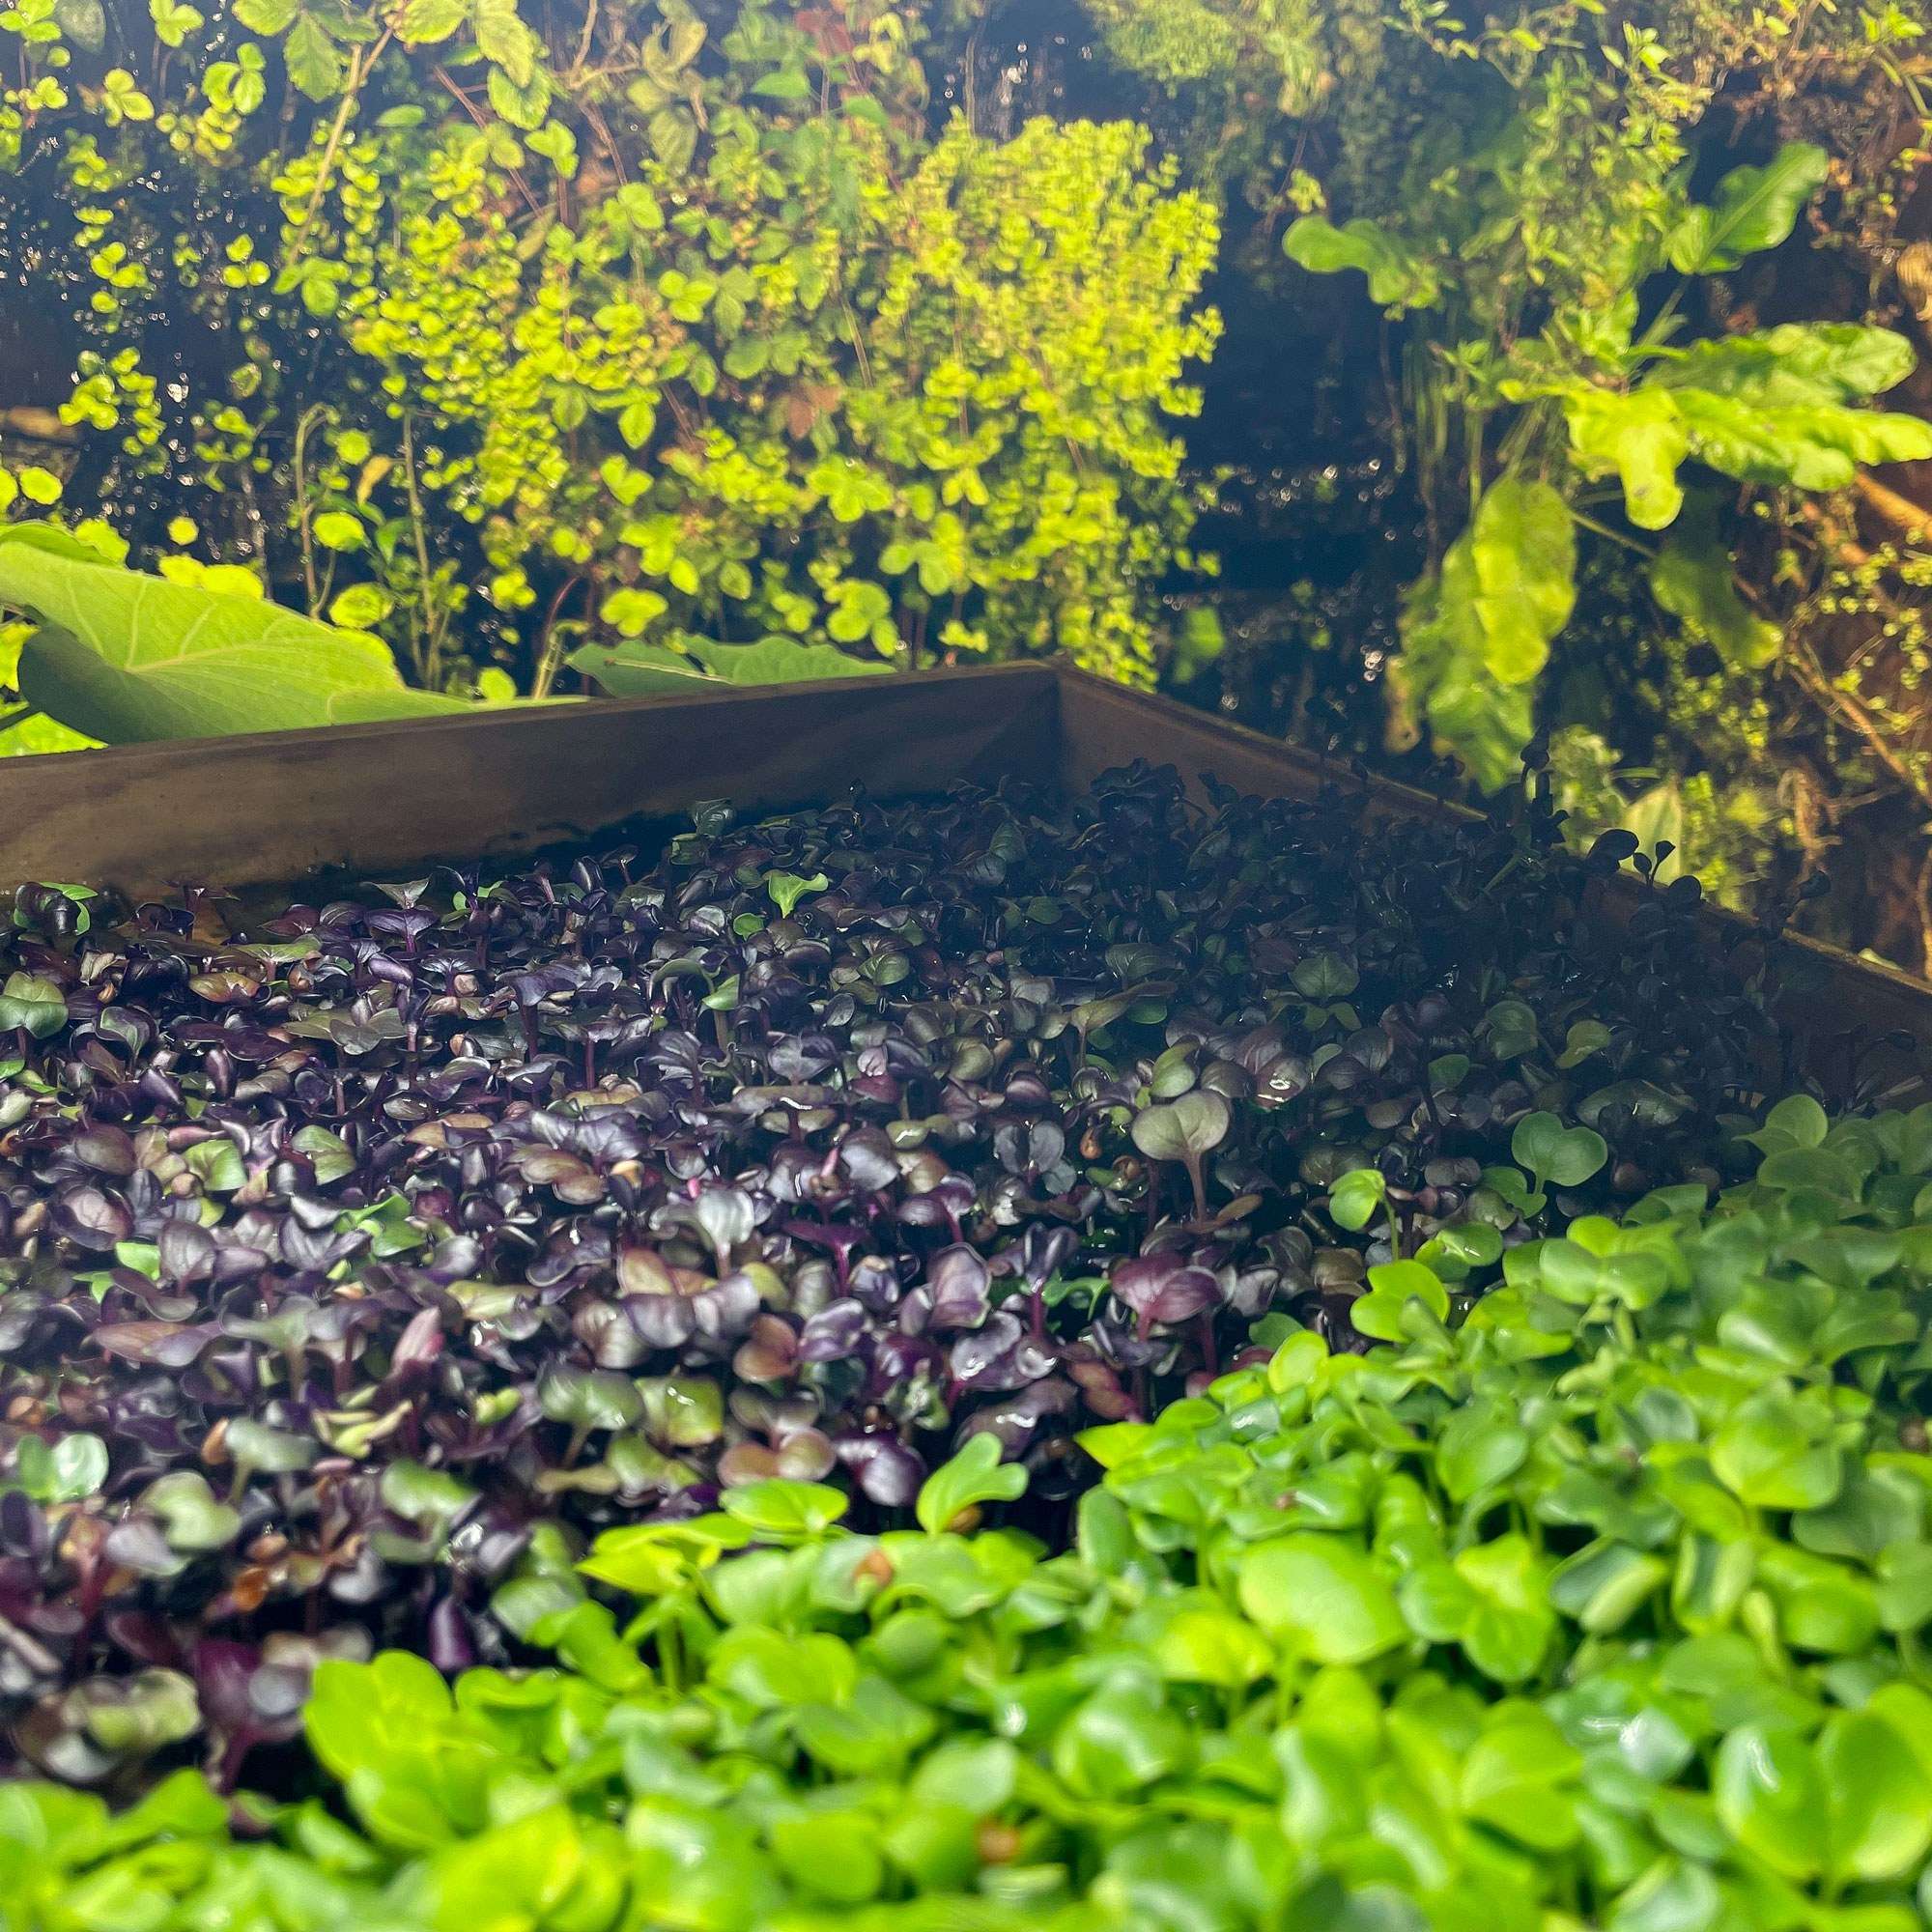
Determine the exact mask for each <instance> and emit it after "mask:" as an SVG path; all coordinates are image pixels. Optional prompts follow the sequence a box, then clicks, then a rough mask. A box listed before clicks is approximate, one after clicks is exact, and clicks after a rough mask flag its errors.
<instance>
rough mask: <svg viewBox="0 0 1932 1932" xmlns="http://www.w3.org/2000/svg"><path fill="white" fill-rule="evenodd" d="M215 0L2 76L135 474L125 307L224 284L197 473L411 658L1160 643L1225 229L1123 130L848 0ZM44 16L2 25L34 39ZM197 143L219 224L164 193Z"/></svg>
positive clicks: (99, 433)
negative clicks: (214, 379)
mask: <svg viewBox="0 0 1932 1932" xmlns="http://www.w3.org/2000/svg"><path fill="white" fill-rule="evenodd" d="M28 11H31V10H28ZM75 11H76V12H85V8H84V6H80V7H78V8H77V9H76V10H75ZM164 13H165V14H166V20H165V31H164V30H163V26H164V23H163V19H162V15H163V14H164ZM234 14H235V22H236V25H230V26H227V27H225V28H221V27H218V26H217V24H216V23H214V22H212V21H205V20H203V19H202V18H201V16H200V15H199V14H195V12H194V10H193V9H191V8H182V7H168V8H165V9H157V10H156V14H155V16H154V23H153V25H152V27H148V28H144V31H143V32H142V33H141V34H139V35H134V34H132V33H131V31H130V30H129V29H128V27H127V26H126V24H125V23H122V22H118V21H115V22H110V23H108V24H107V25H106V26H105V27H104V28H103V32H104V33H105V34H106V36H107V38H108V40H109V42H110V43H111V48H110V51H111V50H112V49H115V48H118V47H119V46H120V43H121V42H122V41H123V40H128V41H139V42H141V43H142V45H141V46H140V48H139V54H140V58H139V59H137V60H133V61H132V65H130V66H129V67H128V68H117V69H116V70H114V71H115V72H116V73H119V74H120V75H121V76H122V78H121V79H120V80H119V81H117V82H114V83H113V84H112V85H111V86H104V87H101V88H94V87H87V86H82V87H77V88H69V87H63V86H60V85H58V84H57V85H56V87H55V89H54V91H53V93H52V94H48V93H46V92H45V91H44V90H43V91H42V92H40V93H35V92H34V91H33V89H32V88H29V89H28V90H25V91H23V90H20V89H14V90H13V91H12V92H11V93H10V94H9V95H8V96H7V103H6V108H5V116H6V118H5V119H0V160H4V159H5V156H6V149H7V145H8V143H9V142H10V141H11V143H12V144H13V146H14V150H15V152H16V155H17V156H18V157H20V158H22V159H23V160H29V159H31V157H32V156H34V155H35V154H45V153H46V152H48V146H49V144H50V143H51V144H52V146H53V148H54V149H55V150H56V151H57V152H58V156H59V160H58V173H57V176H56V179H57V181H58V184H59V192H60V199H61V204H62V206H63V211H64V213H65V214H66V216H67V217H68V218H69V219H70V220H71V236H72V241H73V243H74V245H75V247H76V248H78V249H79V250H81V251H83V253H84V256H85V259H86V260H87V262H88V263H89V264H90V266H91V270H92V273H93V276H94V278H95V281H96V284H97V292H96V295H95V298H94V309H95V314H96V317H97V321H96V324H95V329H94V339H93V340H91V341H90V342H89V344H88V346H87V348H86V350H85V352H84V354H83V355H82V357H81V361H80V372H81V380H80V382H79V384H78V385H77V387H76V389H75V391H74V394H73V395H72V397H71V399H70V401H69V402H68V404H67V407H66V409H65V411H64V414H65V415H66V416H67V418H68V420H69V421H70V422H71V423H73V424H75V425H78V426H81V427H83V428H84V429H85V430H86V431H87V433H88V434H90V435H92V436H96V437H99V438H104V439H109V440H113V441H115V442H117V443H119V444H121V445H123V452H122V456H121V459H120V460H121V462H122V464H123V466H124V467H125V468H128V469H135V470H138V469H143V468H146V469H150V470H154V471H156V472H158V471H159V470H160V469H161V468H162V465H163V463H164V461H165V460H167V458H168V452H167V440H168V438H167V433H166V429H165V424H166V422H167V421H168V419H169V417H168V412H167V410H166V409H165V407H164V399H163V398H162V397H159V396H157V393H156V383H157V382H158V381H165V380H167V379H168V378H169V377H170V376H171V375H172V372H171V371H169V370H166V369H163V368H162V367H161V366H159V363H158V360H157V357H156V354H155V351H154V349H153V348H152V347H150V346H149V344H148V342H147V341H146V340H145V339H144V338H142V337H140V336H139V335H138V333H137V332H136V331H135V329H134V328H133V327H132V323H131V318H132V316H133V315H134V313H135V311H136V310H137V309H138V308H139V307H140V306H141V305H142V304H143V302H144V301H145V300H146V299H148V298H151V297H153V298H158V299H159V300H160V301H162V302H163V303H172V304H175V305H176V306H177V307H178V308H179V310H180V311H181V314H182V316H183V319H184V322H185V321H186V319H187V318H189V317H192V318H193V319H194V326H195V328H196V329H197V330H199V329H201V328H210V329H213V332H214V333H215V335H216V336H217V338H218V339H219V341H220V342H221V344H222V346H223V350H224V352H225V353H226V354H228V355H229V356H230V358H231V364H232V366H231V368H230V370H229V372H228V373H227V375H226V378H225V381H223V382H221V383H220V384H217V385H215V386H214V387H213V388H212V389H211V391H210V392H209V393H207V394H205V395H203V394H199V393H197V394H196V395H194V397H193V398H192V401H191V406H190V408H189V409H188V411H187V415H188V418H189V423H188V433H189V435H190V436H191V438H192V442H193V451H194V456H195V459H196V464H197V468H198V469H199V472H200V481H201V482H202V484H204V485H205V486H206V487H208V488H209V489H211V490H213V491H216V492H219V493H222V495H223V497H224V498H225V499H226V500H228V501H230V502H232V503H233V504H234V506H235V515H236V516H237V517H238V518H240V517H241V516H243V515H244V514H245V515H246V517H247V518H249V519H250V520H251V521H254V522H255V526H256V527H257V528H259V529H260V530H261V531H262V533H263V535H264V536H265V537H266V540H267V554H268V562H269V566H270V570H271V571H273V572H274V573H276V574H277V576H278V578H279V579H280V581H281V582H284V583H289V584H295V585H297V586H298V591H299V594H300V595H302V596H303V597H305V598H306V601H307V602H308V604H309V606H310V608H311V610H313V611H316V612H317V613H319V614H327V615H329V616H331V617H333V618H334V620H335V621H337V622H339V623H344V624H349V625H352V626H357V627H362V628H369V629H374V630H377V631H379V632H380V633H382V634H383V635H384V636H385V637H387V638H388V639H390V640H391V642H392V643H393V644H394V645H395V646H396V648H397V651H398V654H399V657H400V658H401V660H402V661H403V663H404V664H405V666H406V668H408V669H409V670H410V671H411V672H412V674H413V675H414V676H415V677H417V678H418V679H419V680H420V681H422V682H424V683H426V684H429V685H432V686H443V685H447V684H451V683H455V684H459V685H469V684H474V683H475V682H476V680H477V679H478V678H479V676H480V675H482V674H483V673H484V672H485V670H486V668H488V667H491V666H499V667H502V668H506V669H507V670H508V671H509V672H511V673H512V674H513V675H514V676H515V678H516V680H517V682H518V683H519V685H521V686H523V687H524V688H527V689H534V690H536V691H538V692H542V691H545V690H547V689H549V688H550V687H551V684H552V682H553V680H554V676H555V673H556V671H557V668H558V667H559V664H560V662H561V659H562V657H563V655H564V653H565V651H566V650H567V649H568V647H569V645H570V644H571V643H572V642H573V641H574V640H579V639H582V638H583V637H585V636H586V635H587V636H591V637H596V636H603V637H606V638H609V637H611V636H613V635H614V636H618V637H623V638H639V637H643V638H648V639H650V640H652V641H654V642H659V643H669V644H672V645H675V644H676V643H677V642H678V641H679V640H680V639H684V638H692V639H700V638H702V639H727V640H746V639H754V638H757V637H760V636H766V635H772V634H780V635H786V636H793V637H797V638H801V639H810V640H816V641H830V642H834V643H837V644H840V645H843V646H845V647H846V648H848V649H850V650H853V651H856V652H859V653H861V654H863V655H867V656H873V657H875V658H876V657H888V658H892V659H894V660H895V661H897V662H901V663H903V662H912V661H919V662H926V661H929V660H930V659H931V657H932V656H933V655H934V654H935V653H955V652H956V653H981V654H994V655H1008V654H1012V653H1015V652H1027V651H1047V650H1054V649H1061V648H1064V649H1065V650H1067V651H1069V652H1070V653H1071V654H1072V656H1073V657H1074V658H1075V660H1076V661H1078V662H1080V663H1082V664H1085V665H1087V666H1089V667H1091V668H1095V669H1098V670H1103V671H1107V672H1110V673H1113V674H1115V675H1118V676H1122V677H1125V678H1128V679H1130V680H1133V681H1136V682H1141V683H1151V681H1152V679H1153V677H1154V674H1155V670H1156V668H1157V665H1158V663H1159V661H1160V659H1161V655H1162V651H1163V647H1164V644H1165V642H1166V639H1165V637H1164V634H1163V631H1162V629H1161V624H1160V616H1161V613H1160V610H1159V606H1158V603H1157V600H1156V599H1155V597H1154V595H1153V591H1154V587H1155V585H1156V584H1157V582H1158V580H1159V579H1160V578H1161V576H1162V575H1163V573H1164V572H1166V571H1167V570H1168V569H1169V568H1170V567H1172V566H1173V565H1175V564H1177V563H1178V564H1181V565H1183V566H1186V565H1191V564H1192V563H1193V562H1194V561H1195V559H1193V558H1192V557H1191V556H1190V554H1189V553H1188V551H1187V547H1186V546H1187V538H1188V533H1189V530H1190V528H1191V526H1192V524H1193V521H1194V516H1195V512H1196V509H1197V507H1198V502H1197V497H1196V494H1195V493H1194V492H1193V491H1192V490H1191V489H1190V488H1189V487H1188V486H1186V485H1184V484H1182V483H1181V482H1180V481H1179V476H1178V471H1179V457H1180V444H1179V440H1178V438H1177V436H1176V434H1175V433H1174V424H1175V420H1176V419H1177V418H1179V417H1183V416H1185V415H1187V414H1190V413H1191V412H1193V410H1194V409H1195V407H1196V397H1195V395H1194V392H1193V391H1192V390H1191V389H1190V388H1189V386H1188V384H1187V382H1186V380H1185V378H1186V373H1187V369H1188V365H1189V364H1190V363H1193V362H1196V361H1198V360H1199V359H1200V358H1202V357H1205V356H1206V355H1208V353H1209V351H1210V350H1211V348H1212V345H1213V342H1214V339H1215V335H1216V332H1217V327H1218V325H1217V322H1216V319H1215V317H1214V316H1213V314H1212V312H1211V311H1208V310H1206V309H1203V308H1201V307H1200V306H1199V296H1200V291H1201V288H1202V284H1203V282H1204V279H1205V277H1206V276H1207V274H1208V270H1209V269H1210V268H1211V266H1212V263H1213V260H1214V255H1215V249H1216V242H1217V233H1216V222H1215V218H1214V213H1213V210H1212V207H1211V206H1210V205H1209V204H1208V202H1206V201H1204V200H1202V199H1201V198H1200V197H1198V196H1196V195H1194V194H1191V193H1186V192H1182V191H1179V189H1178V188H1177V186H1176V183H1175V176H1174V172H1173V169H1172V168H1171V167H1170V166H1168V165H1165V164H1160V165H1157V164H1154V163H1153V162H1151V160H1150V158H1149V155H1148V139H1147V136H1146V135H1145V133H1144V132H1142V131H1141V130H1139V129H1138V128H1133V127H1130V126H1125V125H1121V126H1107V127H1097V126H1092V125H1085V124H1076V125H1071V126H1054V125H1051V124H1048V123H1044V122H1041V123H1037V124H1035V125H1032V126H1029V127H1027V128H1024V129H1023V130H1022V131H1021V132H1020V133H1019V135H1018V136H1017V138H1015V139H1014V140H1012V141H1011V142H1009V143H1008V144H1006V145H1004V146H1001V145H996V144H994V143H992V142H990V141H987V140H985V139H983V138H981V137H979V136H976V135H975V134H973V133H972V132H971V131H970V130H969V129H967V128H965V127H964V126H961V125H956V124H955V125H954V126H952V128H949V129H948V130H946V131H945V132H944V133H943V134H942V135H940V136H939V137H938V138H936V139H934V138H931V137H929V136H928V135H927V134H926V132H925V131H924V130H925V127H926V121H925V115H924V110H923V74H922V72H921V71H920V68H919V66H918V63H917V60H916V58H915V54H914V51H913V48H914V43H915V41H916V33H915V31H914V23H913V22H912V21H910V20H909V19H908V18H907V17H906V16H905V15H904V14H901V13H900V12H898V11H897V10H895V9H893V8H891V7H887V6H882V5H878V4H874V3H873V0H855V4H852V5H850V6H847V7H846V8H844V9H842V10H840V11H839V12H838V14H832V13H830V12H827V13H823V14H809V13H802V12H800V11H798V10H795V9H793V8H791V7H787V6H766V5H762V4H758V3H757V0H753V3H752V4H747V5H735V4H734V5H722V4H721V5H718V6H716V7H709V6H707V7H703V8H696V7H693V6H691V5H687V4H684V0H657V4H647V0H614V3H613V0H607V4H605V5H604V6H603V7H602V8H601V9H600V10H593V11H592V12H590V13H588V14H586V12H585V10H584V9H583V8H582V6H574V7H573V6H565V5H563V4H561V0H558V4H556V5H555V6H554V7H553V6H550V5H548V4H547V0H521V4H516V0H490V4H480V5H475V6H459V5H456V4H454V0H404V4H401V5H391V4H384V0H377V4H374V5H372V6H369V7H367V8H365V9H363V10H361V11H359V12H358V11H356V10H353V9H352V10H348V11H346V12H345V11H339V10H336V9H334V8H330V9H327V10H319V9H311V8H308V7H305V6H300V5H298V4H297V0H237V4H236V6H235V9H234ZM190 15H192V16H193V17H192V18H191V19H190V18H189V17H188V16H190ZM16 17H18V15H16V14H9V15H7V16H5V19H6V20H12V19H14V18H16ZM34 19H35V20H36V22H37V23H40V22H42V21H43V15H42V14H38V13H36V14H34ZM344 22H347V23H348V25H347V26H346V27H345V25H344V24H343V23H344ZM237 25H239V27H240V28H241V29H242V30H245V31H242V32H241V33H239V34H238V32H237V30H236V26H237ZM44 29H45V30H43V26H42V25H41V24H37V25H36V27H35V28H34V30H33V32H32V33H23V32H22V30H21V29H20V28H19V27H17V26H16V27H14V29H13V30H12V31H13V32H14V33H15V34H19V35H21V38H22V40H23V42H24V43H25V51H26V54H27V58H28V68H29V71H30V72H31V71H35V70H36V69H39V70H43V71H44V76H45V77H47V78H52V77H53V76H54V75H55V74H57V73H58V72H59V71H61V63H60V58H59V57H60V56H61V55H62V54H64V53H65V52H66V51H67V50H68V49H67V45H66V43H65V42H64V40H63V38H62V36H61V32H60V29H59V27H58V25H57V24H56V23H55V21H54V16H53V14H51V13H47V14H44ZM46 30H50V31H46ZM170 36H172V37H173V38H172V40H170V39H169V37H170ZM251 36H252V38H251ZM4 38H5V32H4V21H0V41H4ZM163 42H166V43H167V44H165V45H164V44H162V43H163ZM217 55H218V56H219V57H217ZM103 57H105V56H103ZM130 59H131V56H130ZM56 96H57V97H58V98H57V99H56V98H55V97H56ZM10 123H11V132H10V128H9V124H10ZM45 173H46V171H45V169H44V167H43V179H44V178H45ZM157 177H158V178H159V179H161V180H163V181H164V182H166V183H167V184H168V185H169V188H170V190H171V191H170V192H169V193H167V194H163V195H161V196H158V197H157V196H156V195H155V194H154V192H153V185H154V182H155V180H156V178H157ZM217 187H218V188H219V189H221V190H222V191H223V192H224V194H225V196H226V198H227V200H228V201H229V203H230V205H231V207H232V208H233V209H236V210H241V211H247V210H253V211H257V212H258V213H259V218H257V219H255V220H254V221H253V223H252V225H251V226H250V227H248V228H247V229H246V230H245V231H244V232H243V233H241V234H240V235H235V234H233V233H231V232H230V231H229V230H228V229H226V228H224V229H223V230H222V231H221V235H220V236H219V237H217V236H216V235H214V234H213V233H210V232H207V231H205V230H204V229H203V228H200V227H197V226H196V225H195V224H194V223H193V222H192V221H187V220H183V219H180V218H177V212H178V211H181V210H184V209H185V206H186V192H185V191H186V190H201V191H208V190H211V189H214V188H217ZM304 337H307V338H309V339H308V340H307V341H305V340H304ZM0 488H4V486H0ZM213 521H214V520H213V519H210V518H207V517H204V518H203V520H202V522H203V529H204V531H205V532H206V533H207V535H208V537H209V539H210V541H211V542H212V544H213V548H214V552H215V554H221V552H222V545H221V541H220V538H221V534H222V533H221V532H220V530H219V529H218V528H211V527H210V526H211V524H212V523H213ZM130 534H135V535H136V536H137V539H138V538H140V537H142V536H144V535H146V534H147V533H145V532H130Z"/></svg>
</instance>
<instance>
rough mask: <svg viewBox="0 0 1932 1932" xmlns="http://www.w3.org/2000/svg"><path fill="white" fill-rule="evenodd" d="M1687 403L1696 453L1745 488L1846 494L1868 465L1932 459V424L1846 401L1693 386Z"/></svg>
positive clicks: (1687, 419) (1682, 400) (1686, 396)
mask: <svg viewBox="0 0 1932 1932" xmlns="http://www.w3.org/2000/svg"><path fill="white" fill-rule="evenodd" d="M1680 404H1681V407H1682V409H1683V412H1684V419H1685V422H1686V424H1687V425H1688V426H1689V428H1690V448H1691V451H1692V453H1693V454H1694V455H1696V456H1697V457H1699V458H1700V459H1701V460H1702V461H1703V462H1705V463H1708V464H1709V465H1710V466H1711V468H1712V469H1717V470H1720V471H1722V473H1723V474H1724V475H1726V476H1735V477H1736V478H1737V479H1738V480H1739V481H1740V482H1742V483H1789V484H1794V485H1795V486H1796V487H1797V488H1799V489H1801V490H1843V489H1845V488H1847V487H1848V486H1849V485H1850V484H1851V482H1852V480H1853V479H1854V477H1856V476H1857V474H1858V467H1859V465H1860V464H1861V463H1908V462H1912V461H1915V460H1917V459H1918V458H1920V457H1926V456H1932V423H1927V422H1924V421H1922V420H1921V419H1920V418H1919V417H1918V416H1908V415H1899V414H1895V413H1893V412H1889V411H1880V410H1854V409H1847V408H1846V407H1845V406H1844V405H1843V404H1840V403H1802V404H1784V405H1775V406H1769V407H1768V406H1766V405H1764V404H1761V403H1756V402H1753V401H1751V400H1748V399H1745V398H1740V397H1738V396H1727V395H1719V394H1716V393H1714V392H1712V391H1710V390H1706V389H1686V390H1684V391H1682V392H1681V396H1680Z"/></svg>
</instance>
